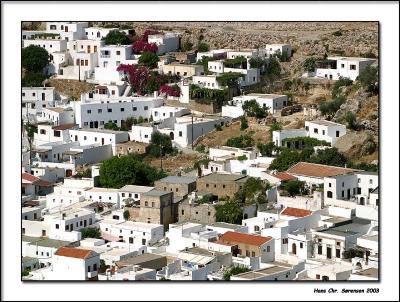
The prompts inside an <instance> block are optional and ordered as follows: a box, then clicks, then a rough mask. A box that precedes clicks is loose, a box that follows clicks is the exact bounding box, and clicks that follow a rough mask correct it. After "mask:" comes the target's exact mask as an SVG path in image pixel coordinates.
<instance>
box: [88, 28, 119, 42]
mask: <svg viewBox="0 0 400 302" xmlns="http://www.w3.org/2000/svg"><path fill="white" fill-rule="evenodd" d="M112 31H118V28H104V27H87V28H86V29H85V34H86V38H87V39H89V40H101V39H103V38H105V37H106V36H107V35H108V34H109V33H110V32H112Z"/></svg>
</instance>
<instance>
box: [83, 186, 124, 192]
mask: <svg viewBox="0 0 400 302" xmlns="http://www.w3.org/2000/svg"><path fill="white" fill-rule="evenodd" d="M118 191H119V189H111V188H100V187H93V188H90V189H89V190H86V192H118Z"/></svg>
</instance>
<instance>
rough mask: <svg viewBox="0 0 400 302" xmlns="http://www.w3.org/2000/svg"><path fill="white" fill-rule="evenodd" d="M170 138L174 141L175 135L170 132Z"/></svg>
mask: <svg viewBox="0 0 400 302" xmlns="http://www.w3.org/2000/svg"><path fill="white" fill-rule="evenodd" d="M169 137H170V138H171V140H174V133H173V132H170V133H169Z"/></svg>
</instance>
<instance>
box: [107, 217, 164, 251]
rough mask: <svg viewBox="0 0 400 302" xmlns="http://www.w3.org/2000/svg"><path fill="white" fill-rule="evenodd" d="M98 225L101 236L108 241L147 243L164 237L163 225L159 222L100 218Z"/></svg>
mask: <svg viewBox="0 0 400 302" xmlns="http://www.w3.org/2000/svg"><path fill="white" fill-rule="evenodd" d="M99 225H100V230H101V234H102V237H103V238H105V239H107V240H109V241H120V240H123V241H124V242H127V243H129V244H135V245H149V244H153V243H156V242H158V241H159V240H161V239H162V238H163V237H164V227H163V226H162V225H160V224H150V223H144V222H136V221H120V220H102V221H100V223H99Z"/></svg>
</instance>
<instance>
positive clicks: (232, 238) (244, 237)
mask: <svg viewBox="0 0 400 302" xmlns="http://www.w3.org/2000/svg"><path fill="white" fill-rule="evenodd" d="M271 239H272V237H263V236H257V235H250V234H244V233H239V232H231V231H228V232H226V233H225V234H223V235H222V236H221V237H220V238H219V241H222V242H225V243H228V244H232V243H233V244H235V243H243V244H249V245H256V246H260V245H263V244H264V243H266V242H268V241H270V240H271Z"/></svg>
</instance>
